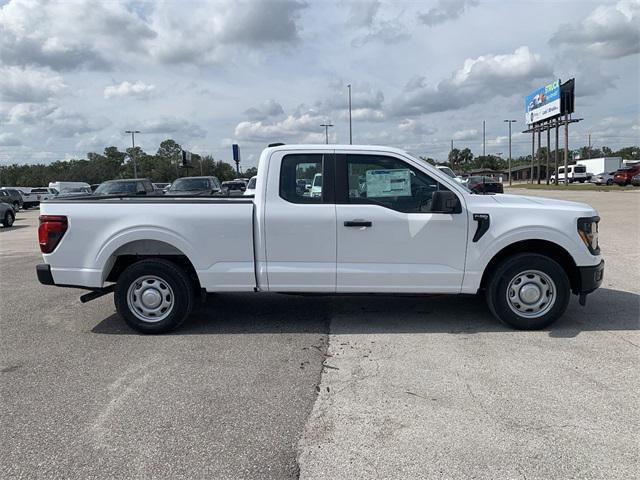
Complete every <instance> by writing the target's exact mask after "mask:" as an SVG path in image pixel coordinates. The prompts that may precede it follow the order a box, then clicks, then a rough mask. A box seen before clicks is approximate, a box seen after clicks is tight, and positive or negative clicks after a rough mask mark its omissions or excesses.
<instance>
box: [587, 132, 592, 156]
mask: <svg viewBox="0 0 640 480" xmlns="http://www.w3.org/2000/svg"><path fill="white" fill-rule="evenodd" d="M587 158H591V134H589V152H588V153H587Z"/></svg>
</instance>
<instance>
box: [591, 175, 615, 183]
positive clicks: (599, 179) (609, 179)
mask: <svg viewBox="0 0 640 480" xmlns="http://www.w3.org/2000/svg"><path fill="white" fill-rule="evenodd" d="M615 174H616V172H608V173H607V172H602V173H598V174H597V175H594V176H593V177H591V183H595V184H596V185H613V176H614V175H615Z"/></svg>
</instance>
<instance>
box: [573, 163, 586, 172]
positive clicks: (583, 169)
mask: <svg viewBox="0 0 640 480" xmlns="http://www.w3.org/2000/svg"><path fill="white" fill-rule="evenodd" d="M573 171H574V172H576V173H585V172H586V171H587V167H585V166H584V165H576V167H575V169H574V170H573Z"/></svg>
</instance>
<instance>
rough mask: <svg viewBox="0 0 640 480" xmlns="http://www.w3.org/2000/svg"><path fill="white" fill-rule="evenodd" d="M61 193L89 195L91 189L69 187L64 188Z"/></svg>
mask: <svg viewBox="0 0 640 480" xmlns="http://www.w3.org/2000/svg"><path fill="white" fill-rule="evenodd" d="M63 193H91V189H90V188H88V187H70V188H65V189H64V190H63Z"/></svg>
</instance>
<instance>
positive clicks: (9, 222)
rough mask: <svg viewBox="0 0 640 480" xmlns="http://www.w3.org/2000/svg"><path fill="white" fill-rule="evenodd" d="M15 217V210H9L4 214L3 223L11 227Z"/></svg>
mask: <svg viewBox="0 0 640 480" xmlns="http://www.w3.org/2000/svg"><path fill="white" fill-rule="evenodd" d="M15 219H16V217H15V215H14V214H13V212H12V211H10V210H7V212H6V213H5V214H4V218H3V219H2V225H4V226H5V227H11V226H12V225H13V221H14V220H15Z"/></svg>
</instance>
